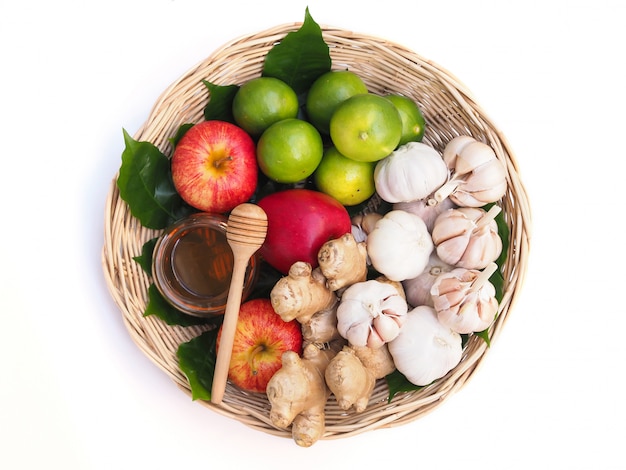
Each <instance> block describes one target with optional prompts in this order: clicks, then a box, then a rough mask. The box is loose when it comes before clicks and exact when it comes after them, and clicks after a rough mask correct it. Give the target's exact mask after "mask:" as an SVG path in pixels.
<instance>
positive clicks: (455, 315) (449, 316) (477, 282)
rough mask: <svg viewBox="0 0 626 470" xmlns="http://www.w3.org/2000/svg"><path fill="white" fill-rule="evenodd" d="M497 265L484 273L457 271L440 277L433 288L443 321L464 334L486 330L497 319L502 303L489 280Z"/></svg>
mask: <svg viewBox="0 0 626 470" xmlns="http://www.w3.org/2000/svg"><path fill="white" fill-rule="evenodd" d="M496 269H497V266H496V264H495V263H491V264H490V265H489V266H488V267H487V268H485V270H484V271H482V272H481V271H478V270H475V269H465V268H456V269H453V270H452V271H450V272H449V273H444V274H442V275H440V276H439V277H438V278H437V280H436V281H435V283H434V284H433V287H432V289H431V294H432V297H433V303H434V308H435V311H436V312H437V318H438V319H439V321H440V322H441V323H442V324H443V325H445V326H447V327H448V328H450V329H452V330H453V331H455V332H457V333H460V334H469V333H475V332H479V331H483V330H485V329H487V328H489V326H491V324H492V323H493V321H494V320H495V318H496V314H497V313H498V301H497V299H496V290H495V287H494V286H493V284H491V282H489V277H491V275H492V274H493V273H494V272H495V270H496Z"/></svg>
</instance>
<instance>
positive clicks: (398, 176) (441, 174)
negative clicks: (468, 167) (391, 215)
mask: <svg viewBox="0 0 626 470" xmlns="http://www.w3.org/2000/svg"><path fill="white" fill-rule="evenodd" d="M447 178H448V167H447V166H446V164H445V162H444V161H443V159H442V157H441V155H440V154H439V152H437V151H436V150H435V149H434V148H432V147H430V146H428V145H426V144H423V143H421V142H409V143H407V144H404V145H401V146H400V147H398V148H397V149H396V150H395V151H394V152H392V153H391V154H390V155H389V156H387V157H386V158H384V159H382V160H380V161H379V162H378V163H377V164H376V168H375V170H374V184H375V186H376V192H377V193H378V195H379V196H380V197H381V198H383V199H384V200H385V201H387V202H390V203H394V202H401V201H415V200H417V199H423V198H425V197H427V196H429V195H430V194H432V192H433V191H435V190H436V189H437V188H439V187H440V186H441V185H442V184H444V183H445V182H446V179H447Z"/></svg>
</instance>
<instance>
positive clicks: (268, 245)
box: [258, 189, 352, 274]
mask: <svg viewBox="0 0 626 470" xmlns="http://www.w3.org/2000/svg"><path fill="white" fill-rule="evenodd" d="M258 205H259V206H261V208H262V209H263V210H265V213H266V214H267V224H268V227H267V237H266V239H265V243H264V244H263V246H262V247H261V249H260V250H259V253H260V255H261V256H262V257H263V259H265V261H266V262H267V263H268V264H270V265H271V266H273V267H274V268H276V269H277V270H278V271H280V272H282V273H284V274H286V273H287V272H288V271H289V268H290V267H291V265H292V264H293V263H295V262H296V261H305V262H307V263H309V264H311V266H312V267H313V268H315V267H317V265H318V262H317V253H318V251H319V250H320V248H321V247H322V245H323V244H324V243H326V242H327V241H328V240H331V239H335V238H339V237H341V236H342V235H344V234H345V233H348V232H350V231H351V227H352V225H351V220H350V215H349V214H348V211H347V210H346V208H345V207H344V206H343V205H342V204H340V203H339V202H338V201H337V200H336V199H334V198H332V197H330V196H328V195H326V194H324V193H320V192H318V191H313V190H310V189H288V190H285V191H279V192H276V193H273V194H270V195H268V196H265V197H264V198H263V199H261V200H260V201H259V202H258Z"/></svg>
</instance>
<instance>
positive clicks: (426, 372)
mask: <svg viewBox="0 0 626 470" xmlns="http://www.w3.org/2000/svg"><path fill="white" fill-rule="evenodd" d="M387 347H388V349H389V353H390V354H391V356H392V357H393V361H394V364H395V365H396V368H397V369H398V371H400V372H402V374H403V375H404V376H405V377H406V378H407V379H408V380H409V381H410V382H411V383H412V384H414V385H418V386H425V385H429V384H431V383H432V382H433V381H435V380H437V379H439V378H441V377H443V376H444V375H446V374H447V373H448V372H449V371H450V370H452V369H453V368H454V367H456V366H457V364H458V363H459V362H461V357H462V355H463V346H462V341H461V335H460V334H458V333H456V332H455V331H452V330H451V329H450V328H448V327H447V326H445V325H443V324H442V323H441V322H440V321H439V319H438V318H437V313H436V312H435V309H434V308H432V307H428V306H426V305H422V306H419V307H415V308H414V309H413V310H411V311H410V312H408V313H407V315H406V320H405V322H404V325H403V326H402V329H401V330H400V334H399V335H398V337H397V338H396V339H394V340H393V341H391V342H390V343H389V344H388V345H387Z"/></svg>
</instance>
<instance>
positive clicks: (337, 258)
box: [317, 233, 367, 292]
mask: <svg viewBox="0 0 626 470" xmlns="http://www.w3.org/2000/svg"><path fill="white" fill-rule="evenodd" d="M317 260H318V262H319V269H320V270H321V272H322V274H323V275H324V276H325V277H326V279H327V284H328V287H329V289H330V290H331V291H333V292H334V291H338V290H339V289H341V288H343V287H346V286H349V285H351V284H354V283H355V282H361V281H365V279H366V278H367V248H366V244H365V243H364V242H360V243H357V241H356V240H355V238H354V236H353V235H352V233H346V234H345V235H342V236H341V237H339V238H336V239H334V240H329V241H327V242H326V243H324V244H323V245H322V247H321V248H320V250H319V252H318V255H317Z"/></svg>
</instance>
